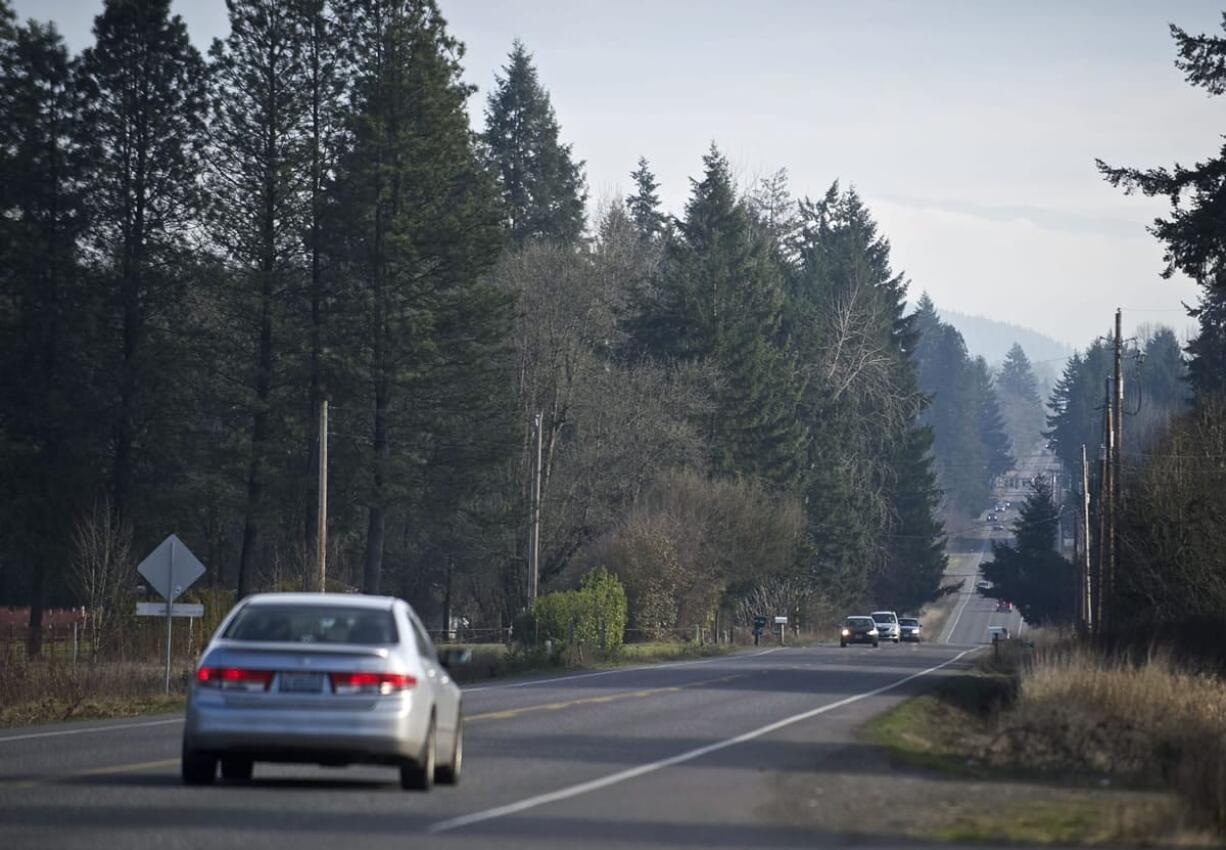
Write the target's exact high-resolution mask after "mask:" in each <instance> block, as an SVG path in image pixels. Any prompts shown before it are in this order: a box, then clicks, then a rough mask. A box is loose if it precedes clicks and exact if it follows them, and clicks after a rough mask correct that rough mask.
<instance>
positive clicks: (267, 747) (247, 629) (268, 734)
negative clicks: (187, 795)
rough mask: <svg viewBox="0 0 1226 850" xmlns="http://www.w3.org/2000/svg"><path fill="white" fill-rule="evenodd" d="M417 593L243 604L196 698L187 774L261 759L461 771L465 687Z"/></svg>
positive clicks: (228, 773) (407, 777)
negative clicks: (425, 620) (417, 609)
mask: <svg viewBox="0 0 1226 850" xmlns="http://www.w3.org/2000/svg"><path fill="white" fill-rule="evenodd" d="M464 660H465V653H462V652H461V653H458V654H454V655H452V654H448V653H444V654H443V655H442V657H440V656H439V654H438V653H436V652H435V649H434V645H433V644H432V643H431V642H430V638H429V637H428V636H427V634H426V631H425V629H423V628H422V625H421V621H420V620H418V618H417V615H416V614H415V613H414V612H413V609H412V608H410V607H409V605H408V603H407V602H405V601H403V600H401V599H393V598H390V597H385V596H360V595H356V594H330V593H314V594H307V593H269V594H259V595H255V596H249V597H247V598H246V599H244V600H243V601H242V602H240V603H239V604H238V605H236V606H235V608H234V610H232V611H231V612H230V613H229V615H227V617H226V619H225V620H224V621H223V622H222V624H221V626H220V628H218V630H217V634H216V636H215V637H214V638H213V640H212V641H211V642H210V643H209V645H208V647H207V648H206V649H205V651H204V655H203V656H202V657H201V659H200V665H199V667H198V668H197V670H196V676H195V681H194V682H193V684H192V689H191V693H190V694H189V695H188V699H187V723H186V725H185V726H184V730H183V781H184V782H185V783H187V784H189V785H203V784H207V783H210V782H212V781H213V779H214V777H215V775H216V772H217V767H218V764H220V765H221V775H222V777H223V778H225V779H230V780H239V781H242V780H247V779H250V778H251V775H252V765H253V764H254V763H255V762H257V761H273V762H300V763H315V764H323V765H336V766H339V765H346V764H358V763H365V764H383V765H388V766H391V767H396V768H399V770H400V784H401V786H402V787H404V788H406V789H419V790H428V789H429V788H430V786H431V785H432V784H433V783H434V781H435V779H436V778H437V779H438V781H440V782H444V783H453V782H455V781H457V780H458V779H459V776H460V768H461V765H462V759H463V757H464V738H463V720H462V715H461V712H460V689H459V688H458V687H457V686H456V684H455V683H454V682H453V681H452V680H451V676H450V675H449V674H448V669H447V668H448V665H449V664H450V663H454V662H461V663H462V662H463V661H464Z"/></svg>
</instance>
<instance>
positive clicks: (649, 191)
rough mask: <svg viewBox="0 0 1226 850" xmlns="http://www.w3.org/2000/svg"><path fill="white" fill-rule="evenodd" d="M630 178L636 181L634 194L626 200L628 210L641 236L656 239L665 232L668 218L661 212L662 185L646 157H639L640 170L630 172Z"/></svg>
mask: <svg viewBox="0 0 1226 850" xmlns="http://www.w3.org/2000/svg"><path fill="white" fill-rule="evenodd" d="M630 178H631V179H632V180H633V181H634V194H633V195H631V196H630V197H628V198H626V209H627V210H629V212H630V218H631V219H632V220H633V221H634V226H635V229H637V230H638V233H639V235H640V236H641V237H643V238H644V239H655V238H656V237H657V236H659V235H660V234H661V233H662V232H663V230H664V226H665V222H666V218H665V216H664V214H663V213H662V212H660V196H659V195H657V194H656V190H657V189H659V188H660V184H659V183H657V182H656V176H655V175H654V174H652V173H651V166H650V164H649V163H648V162H647V158H646V157H642V156H640V157H639V164H638V168H636V169H635V170H634V171H631V172H630Z"/></svg>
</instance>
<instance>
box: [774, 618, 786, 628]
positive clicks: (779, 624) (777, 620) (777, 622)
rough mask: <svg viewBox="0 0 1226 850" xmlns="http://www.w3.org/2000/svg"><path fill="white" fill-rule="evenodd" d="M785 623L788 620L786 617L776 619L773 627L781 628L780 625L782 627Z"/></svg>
mask: <svg viewBox="0 0 1226 850" xmlns="http://www.w3.org/2000/svg"><path fill="white" fill-rule="evenodd" d="M787 621H788V618H787V617H776V618H775V625H776V626H782V625H784V624H785V623H786V622H787Z"/></svg>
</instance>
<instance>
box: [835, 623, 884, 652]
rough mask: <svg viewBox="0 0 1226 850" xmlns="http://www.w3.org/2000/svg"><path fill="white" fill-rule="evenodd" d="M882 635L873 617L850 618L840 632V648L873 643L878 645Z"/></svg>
mask: <svg viewBox="0 0 1226 850" xmlns="http://www.w3.org/2000/svg"><path fill="white" fill-rule="evenodd" d="M879 636H880V633H879V632H878V631H877V624H876V623H875V622H874V621H873V618H872V617H858V616H857V617H848V618H847V619H846V620H845V621H844V622H843V628H842V629H841V630H840V631H839V646H843V647H845V646H847V644H849V643H871V644H872V645H873V646H876V645H877V642H878V639H879Z"/></svg>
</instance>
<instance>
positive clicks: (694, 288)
mask: <svg viewBox="0 0 1226 850" xmlns="http://www.w3.org/2000/svg"><path fill="white" fill-rule="evenodd" d="M703 165H704V172H703V177H702V179H701V180H696V181H694V183H693V192H692V194H691V196H690V200H689V202H688V203H687V204H686V211H685V212H686V214H685V219H684V220H682V221H678V222H677V223H676V231H677V232H676V237H675V238H674V239H671V240H670V241H669V243H668V245H667V246H666V255H665V267H664V271H663V277H662V280H661V282H660V288H659V293H658V296H657V300H656V302H655V303H653V304H651V305H649V310H650V313H649V316H648V317H647V318H646V321H644V322H641V323H640V330H641V332H642V333H643V334H644V337H643V339H642V342H643V343H644V345H645V348H646V349H647V350H648V351H649V352H651V353H652V354H653V355H655V356H657V357H665V358H671V359H678V360H689V361H696V360H709V361H710V362H712V363H714V364H715V366H716V367H717V369H718V371H719V388H718V389H717V391H716V396H717V402H716V409H715V411H714V412H713V414H712V415H711V417H710V420H709V422H708V425H707V428H706V431H707V433H708V435H709V437H710V440H711V449H712V462H713V465H714V467H715V469H717V470H719V471H720V472H722V473H726V474H744V475H760V476H762V477H764V478H766V479H768V480H771V481H775V482H777V483H780V484H783V483H787V482H790V481H793V480H794V479H795V477H796V475H797V473H798V467H799V462H800V447H801V444H802V441H803V430H802V429H801V428H800V426H799V425H798V423H797V420H796V413H795V411H796V401H797V399H796V387H797V382H796V378H795V373H794V367H793V364H792V362H791V360H790V358H789V356H788V355H787V354H786V353H785V352H784V351H783V349H782V348H781V347H780V346H779V345H778V344H777V341H778V339H779V327H780V311H781V308H782V303H783V294H782V288H781V283H782V281H781V275H780V270H779V267H778V265H777V264H776V263H775V262H774V259H773V258H772V256H771V254H770V246H769V243H768V242H766V241H765V240H762V239H760V238H756V237H755V235H754V234H753V232H752V229H751V226H750V221H749V216H748V214H747V212H746V210H745V208H744V206H743V205H742V204H740V203H738V202H737V200H736V195H735V192H734V189H733V185H732V177H731V175H730V173H729V171H728V162H727V160H726V159H725V158H724V157H723V155H722V154H721V153H720V152H719V151H718V150H717V149H716V148H715V147H714V146H712V147H711V149H710V151H709V152H708V153H707V154H706V156H704V157H703Z"/></svg>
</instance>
